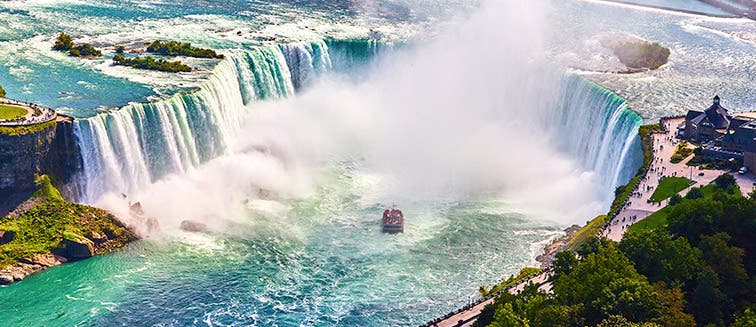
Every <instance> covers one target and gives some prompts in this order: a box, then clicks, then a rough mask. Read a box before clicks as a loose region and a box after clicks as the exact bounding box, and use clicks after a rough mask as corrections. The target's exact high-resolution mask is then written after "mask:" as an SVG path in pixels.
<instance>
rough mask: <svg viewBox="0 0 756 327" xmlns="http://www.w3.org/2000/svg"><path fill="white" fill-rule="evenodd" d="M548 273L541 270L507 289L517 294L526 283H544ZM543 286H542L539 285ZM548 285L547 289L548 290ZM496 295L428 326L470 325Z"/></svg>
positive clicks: (456, 326)
mask: <svg viewBox="0 0 756 327" xmlns="http://www.w3.org/2000/svg"><path fill="white" fill-rule="evenodd" d="M549 275H550V272H547V271H543V272H541V273H540V274H538V275H535V276H533V277H531V278H528V279H527V280H525V281H523V282H521V283H519V284H516V285H515V286H514V287H511V288H509V289H508V290H507V291H508V292H509V293H512V294H517V293H520V292H522V290H523V289H525V286H526V285H530V284H537V285H544V284H545V283H546V280H547V279H548V277H549ZM541 287H544V286H541ZM550 289H551V288H550V287H549V288H548V289H547V290H550ZM495 298H496V297H492V298H490V299H488V300H485V301H483V302H480V303H478V304H476V305H475V306H473V307H471V308H470V309H467V310H463V311H461V312H459V313H457V314H455V315H453V316H451V317H449V318H446V319H444V320H442V321H440V322H438V323H435V324H431V325H430V326H438V327H462V326H472V324H473V323H474V322H475V320H476V319H477V318H478V315H480V312H481V311H483V308H484V307H485V306H486V305H488V304H490V303H493V301H494V299H495Z"/></svg>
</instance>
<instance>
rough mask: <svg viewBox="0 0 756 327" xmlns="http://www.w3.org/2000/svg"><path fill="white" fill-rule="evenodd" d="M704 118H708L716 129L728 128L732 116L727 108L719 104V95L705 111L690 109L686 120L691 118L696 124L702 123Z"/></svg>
mask: <svg viewBox="0 0 756 327" xmlns="http://www.w3.org/2000/svg"><path fill="white" fill-rule="evenodd" d="M704 119H706V120H708V122H709V123H711V124H712V126H713V127H714V128H716V129H726V128H727V127H729V126H730V120H731V119H732V116H730V114H729V113H728V112H727V109H725V108H724V107H722V106H721V105H720V104H719V96H718V95H717V96H715V97H714V101H713V103H712V105H711V106H710V107H709V108H706V110H704V111H703V112H701V111H697V110H690V111H688V114H687V115H685V120H686V121H688V120H689V121H691V122H692V123H693V124H695V125H698V124H700V123H701V122H702V121H703V120H704Z"/></svg>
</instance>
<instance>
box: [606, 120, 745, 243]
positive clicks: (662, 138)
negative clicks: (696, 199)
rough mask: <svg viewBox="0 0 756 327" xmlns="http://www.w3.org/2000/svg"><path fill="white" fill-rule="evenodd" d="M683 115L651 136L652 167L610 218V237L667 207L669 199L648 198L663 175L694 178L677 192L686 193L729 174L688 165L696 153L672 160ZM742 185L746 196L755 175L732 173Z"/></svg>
mask: <svg viewBox="0 0 756 327" xmlns="http://www.w3.org/2000/svg"><path fill="white" fill-rule="evenodd" d="M683 120H684V119H683V118H673V119H665V120H662V123H663V124H664V130H665V131H667V132H664V133H654V134H653V137H652V148H653V153H652V154H653V155H652V159H651V167H650V168H649V170H648V172H647V173H646V175H645V176H643V178H642V179H641V182H640V183H639V184H638V186H637V187H636V188H635V189H634V190H633V191H632V195H631V196H630V198H629V199H628V201H627V203H626V204H625V205H624V206H623V207H622V209H621V210H620V211H619V213H618V214H617V215H616V216H615V217H614V218H613V219H612V220H611V221H609V224H608V228H605V229H604V230H603V231H602V232H601V234H599V235H601V236H604V237H606V238H608V239H610V240H613V241H616V242H619V241H620V240H621V239H622V235H623V234H624V233H625V231H626V230H627V228H628V227H630V225H632V224H634V223H637V222H639V221H641V220H643V219H644V218H646V217H648V216H650V215H651V214H652V213H654V212H657V211H659V210H661V209H662V208H664V207H665V206H667V204H668V203H669V199H667V200H664V201H662V202H660V203H653V202H650V201H649V199H650V198H651V195H652V194H654V191H655V190H656V188H657V187H658V186H659V182H660V181H661V179H662V178H664V177H685V178H687V179H690V180H692V181H693V183H692V184H691V186H689V187H687V188H686V189H684V190H682V191H680V192H679V193H678V194H680V196H684V195H685V194H687V193H688V191H689V190H690V189H691V188H693V187H699V186H705V185H708V184H710V183H711V182H712V181H714V180H715V179H716V178H717V177H719V176H720V175H722V174H724V173H726V171H723V170H708V169H705V170H699V169H698V167H692V166H688V165H687V162H688V161H690V160H691V159H693V155H691V156H689V157H688V158H685V160H683V161H681V162H679V163H672V162H670V158H671V157H672V155H673V154H674V153H675V149H676V148H677V145H678V144H679V143H680V140H678V139H677V138H676V137H675V135H674V132H675V131H676V128H677V125H679V124H680V123H681V122H683ZM733 176H735V179H736V181H737V183H738V186H739V187H740V190H741V192H742V193H743V195H747V194H748V193H749V192H751V191H752V190H753V183H754V181H756V175H754V174H753V173H748V174H745V175H738V174H733Z"/></svg>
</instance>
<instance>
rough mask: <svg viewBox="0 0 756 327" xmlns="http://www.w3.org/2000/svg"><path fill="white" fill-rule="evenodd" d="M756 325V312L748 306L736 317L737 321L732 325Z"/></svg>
mask: <svg viewBox="0 0 756 327" xmlns="http://www.w3.org/2000/svg"><path fill="white" fill-rule="evenodd" d="M753 326H756V312H754V310H751V308H746V309H745V311H743V313H742V314H740V315H738V316H736V317H735V322H733V323H732V325H730V327H753Z"/></svg>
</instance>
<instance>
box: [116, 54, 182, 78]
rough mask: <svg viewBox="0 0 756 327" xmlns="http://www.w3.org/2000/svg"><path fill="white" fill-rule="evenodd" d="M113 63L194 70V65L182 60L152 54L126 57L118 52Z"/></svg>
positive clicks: (171, 70) (146, 67)
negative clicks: (166, 58)
mask: <svg viewBox="0 0 756 327" xmlns="http://www.w3.org/2000/svg"><path fill="white" fill-rule="evenodd" d="M113 64H115V65H121V66H129V67H133V68H138V69H147V70H157V71H161V72H169V73H178V72H190V71H192V67H189V66H188V65H185V64H184V63H182V62H181V61H167V60H164V59H157V60H156V59H155V58H152V57H151V56H146V57H134V58H126V56H124V55H122V54H117V55H115V56H113Z"/></svg>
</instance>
